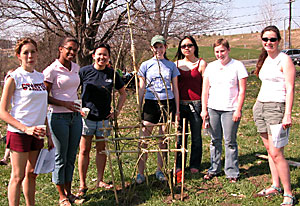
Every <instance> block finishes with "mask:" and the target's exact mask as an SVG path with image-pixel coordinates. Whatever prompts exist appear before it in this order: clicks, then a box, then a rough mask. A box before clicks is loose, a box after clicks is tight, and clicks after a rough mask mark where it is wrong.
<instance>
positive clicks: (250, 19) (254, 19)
mask: <svg viewBox="0 0 300 206" xmlns="http://www.w3.org/2000/svg"><path fill="white" fill-rule="evenodd" d="M292 1H294V2H293V3H292V23H291V25H292V27H291V28H292V29H294V28H300V0H292ZM288 2H289V0H232V2H231V5H230V7H229V10H228V18H229V22H228V23H225V24H224V25H222V28H223V29H222V31H220V32H219V33H221V34H225V35H226V34H228V35H230V34H241V33H250V32H256V31H258V32H260V31H261V30H262V29H263V28H264V26H263V25H262V24H261V23H263V22H264V18H263V15H262V11H263V10H264V11H267V6H266V4H269V5H271V6H269V8H270V7H271V8H272V9H273V11H274V15H273V16H274V18H275V19H276V22H275V23H274V25H276V26H277V27H278V28H279V29H280V30H283V27H284V19H285V25H286V26H285V29H287V28H288V18H289V4H288Z"/></svg>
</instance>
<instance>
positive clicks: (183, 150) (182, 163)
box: [180, 119, 185, 201]
mask: <svg viewBox="0 0 300 206" xmlns="http://www.w3.org/2000/svg"><path fill="white" fill-rule="evenodd" d="M182 131H183V134H184V133H185V119H183V127H182ZM183 148H184V149H183ZM181 156H182V162H181V168H182V176H181V194H180V199H181V201H183V186H184V172H185V164H184V163H185V136H182V145H181Z"/></svg>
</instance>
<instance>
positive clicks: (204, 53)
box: [167, 46, 260, 62]
mask: <svg viewBox="0 0 300 206" xmlns="http://www.w3.org/2000/svg"><path fill="white" fill-rule="evenodd" d="M176 52H177V48H170V49H168V51H167V56H168V58H169V59H170V60H174V56H175V55H176ZM259 54H260V50H256V49H244V48H231V52H230V56H231V57H232V58H233V59H257V57H258V56H259ZM199 57H201V58H203V59H204V60H205V61H207V62H211V61H213V60H215V59H216V58H215V55H214V50H213V48H212V47H208V46H201V47H199Z"/></svg>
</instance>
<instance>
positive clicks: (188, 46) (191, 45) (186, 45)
mask: <svg viewBox="0 0 300 206" xmlns="http://www.w3.org/2000/svg"><path fill="white" fill-rule="evenodd" d="M193 46H194V44H184V45H181V46H180V48H181V49H185V48H192V47H193Z"/></svg>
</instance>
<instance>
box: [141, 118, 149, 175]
mask: <svg viewBox="0 0 300 206" xmlns="http://www.w3.org/2000/svg"><path fill="white" fill-rule="evenodd" d="M143 124H144V125H146V126H149V125H152V123H151V122H148V121H143ZM152 130H153V127H145V128H143V135H144V136H150V134H151V133H152ZM139 147H142V148H147V144H144V143H139ZM139 155H140V154H139ZM147 158H148V154H143V156H142V157H141V159H140V161H139V162H138V172H139V174H142V175H144V170H145V164H146V161H147Z"/></svg>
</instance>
